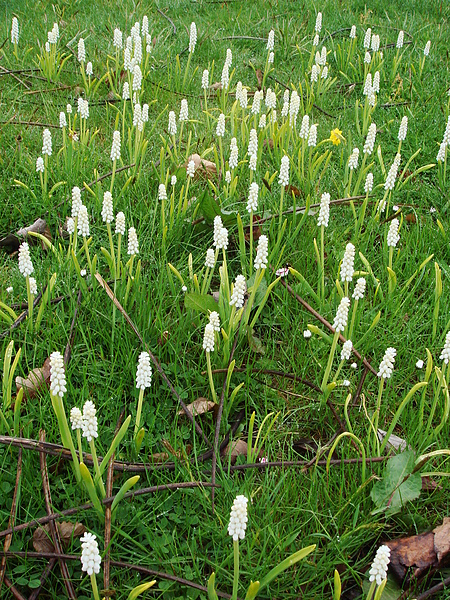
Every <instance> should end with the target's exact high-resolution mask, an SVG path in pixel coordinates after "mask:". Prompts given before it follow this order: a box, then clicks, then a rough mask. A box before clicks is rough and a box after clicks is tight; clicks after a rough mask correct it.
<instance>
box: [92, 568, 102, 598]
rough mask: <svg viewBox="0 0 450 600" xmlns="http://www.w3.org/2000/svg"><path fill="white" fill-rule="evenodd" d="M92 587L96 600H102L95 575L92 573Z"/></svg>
mask: <svg viewBox="0 0 450 600" xmlns="http://www.w3.org/2000/svg"><path fill="white" fill-rule="evenodd" d="M91 585H92V593H93V594H94V600H100V596H99V594H98V587H97V579H96V577H95V573H92V575H91Z"/></svg>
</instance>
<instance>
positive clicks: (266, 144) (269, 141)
mask: <svg viewBox="0 0 450 600" xmlns="http://www.w3.org/2000/svg"><path fill="white" fill-rule="evenodd" d="M267 146H269V148H270V149H271V150H273V139H272V138H270V139H267V138H266V139H265V140H264V141H263V148H267Z"/></svg>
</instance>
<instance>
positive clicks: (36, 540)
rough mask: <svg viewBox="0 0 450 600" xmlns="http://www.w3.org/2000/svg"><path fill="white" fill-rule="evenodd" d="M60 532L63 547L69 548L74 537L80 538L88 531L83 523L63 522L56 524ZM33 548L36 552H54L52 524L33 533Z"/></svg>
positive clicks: (47, 524)
mask: <svg viewBox="0 0 450 600" xmlns="http://www.w3.org/2000/svg"><path fill="white" fill-rule="evenodd" d="M56 525H57V527H58V530H59V536H60V538H61V542H62V544H63V546H66V547H67V546H68V545H69V542H70V541H71V539H72V538H74V537H80V536H81V535H83V533H84V532H85V531H86V527H85V526H84V525H83V523H69V522H68V521H63V522H62V523H57V524H56ZM33 546H34V549H35V550H36V552H54V551H55V547H54V545H53V542H52V536H51V534H50V524H49V523H46V524H45V525H43V526H42V527H38V528H37V529H36V530H35V532H34V533H33Z"/></svg>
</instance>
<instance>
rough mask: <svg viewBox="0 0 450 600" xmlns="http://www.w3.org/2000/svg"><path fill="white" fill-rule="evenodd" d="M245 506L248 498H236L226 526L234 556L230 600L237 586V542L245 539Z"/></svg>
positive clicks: (246, 519) (236, 591)
mask: <svg viewBox="0 0 450 600" xmlns="http://www.w3.org/2000/svg"><path fill="white" fill-rule="evenodd" d="M247 504H248V498H246V497H245V496H243V495H240V496H236V498H235V500H234V502H233V506H232V507H231V513H230V522H229V524H228V534H229V535H231V537H232V538H233V555H234V577H233V594H232V596H231V600H236V598H237V593H238V585H239V540H243V539H244V538H245V530H246V529H247V522H248V517H247Z"/></svg>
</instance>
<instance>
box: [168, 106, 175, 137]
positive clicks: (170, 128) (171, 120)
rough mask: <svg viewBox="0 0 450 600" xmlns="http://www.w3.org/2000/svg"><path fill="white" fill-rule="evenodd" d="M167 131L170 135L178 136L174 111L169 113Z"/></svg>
mask: <svg viewBox="0 0 450 600" xmlns="http://www.w3.org/2000/svg"><path fill="white" fill-rule="evenodd" d="M167 131H168V132H169V135H177V119H176V116H175V113H174V112H173V110H171V111H170V112H169V126H168V128H167Z"/></svg>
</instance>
